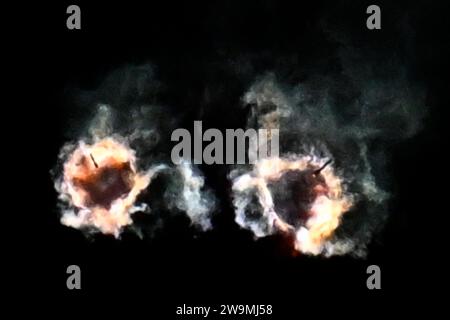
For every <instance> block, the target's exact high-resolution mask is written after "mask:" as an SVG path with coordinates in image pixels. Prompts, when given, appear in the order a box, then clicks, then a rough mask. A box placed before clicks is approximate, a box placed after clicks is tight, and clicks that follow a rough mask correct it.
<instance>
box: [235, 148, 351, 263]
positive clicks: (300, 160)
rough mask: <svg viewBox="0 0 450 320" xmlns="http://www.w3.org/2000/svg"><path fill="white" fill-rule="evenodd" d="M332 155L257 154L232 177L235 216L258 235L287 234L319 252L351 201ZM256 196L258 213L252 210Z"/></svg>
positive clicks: (306, 249)
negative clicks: (250, 167)
mask: <svg viewBox="0 0 450 320" xmlns="http://www.w3.org/2000/svg"><path fill="white" fill-rule="evenodd" d="M330 162H331V161H329V160H328V159H326V158H320V157H317V156H313V155H297V156H294V157H291V158H280V157H273V158H265V159H261V160H258V161H257V162H256V164H255V165H254V167H253V170H251V171H250V172H248V173H245V174H242V175H240V176H237V177H236V178H235V179H234V180H233V186H232V188H233V193H234V199H233V202H234V206H235V208H236V219H235V220H236V222H237V223H238V224H239V225H240V226H241V227H243V228H246V229H250V230H252V231H253V233H254V234H255V236H256V237H263V236H266V235H269V234H272V233H274V232H282V233H286V234H289V235H291V237H290V238H293V239H294V248H295V249H296V250H297V251H299V252H302V253H306V254H313V255H318V254H320V253H322V252H323V250H324V248H325V244H326V243H327V241H328V240H329V239H330V238H331V237H332V236H333V234H334V232H335V230H336V229H337V228H338V226H339V224H340V222H341V218H342V216H343V214H344V213H346V212H347V211H348V210H349V209H350V208H351V207H352V205H353V201H352V196H351V195H349V194H347V193H346V192H345V190H344V183H343V179H342V178H341V177H339V176H338V175H337V173H336V172H335V169H334V168H333V166H332V165H329V163H330ZM255 198H256V201H257V202H258V204H259V207H260V209H259V210H253V211H262V212H260V216H256V217H255V214H254V212H252V208H251V205H252V202H253V201H254V200H253V199H255Z"/></svg>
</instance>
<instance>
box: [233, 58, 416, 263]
mask: <svg viewBox="0 0 450 320" xmlns="http://www.w3.org/2000/svg"><path fill="white" fill-rule="evenodd" d="M369 65H370V64H369ZM370 66H371V65H370ZM372 67H374V66H372ZM355 69H356V70H358V71H355ZM359 70H360V69H358V64H356V65H355V66H352V67H350V66H349V67H347V74H350V75H351V76H350V77H349V76H348V75H347V74H346V75H345V76H344V78H345V83H346V85H347V86H349V88H345V87H342V86H340V85H339V84H336V81H337V79H338V78H339V76H337V75H333V74H330V75H327V76H316V77H312V78H311V79H310V80H308V81H304V82H302V83H300V84H288V83H283V81H279V80H278V76H276V75H275V74H274V73H272V74H267V75H265V76H262V77H260V79H259V80H257V81H256V82H255V83H254V84H253V85H252V86H251V87H250V89H249V90H248V91H247V93H246V94H245V95H244V97H243V105H244V106H245V107H249V108H250V112H249V116H248V120H247V127H255V126H256V127H259V128H269V129H270V128H279V130H280V156H279V157H272V158H270V157H269V158H267V159H262V160H259V161H258V162H257V163H256V164H254V165H251V166H248V167H246V168H242V167H236V168H234V170H232V171H231V173H230V178H231V180H232V192H233V194H232V198H233V204H234V207H235V221H236V222H237V223H238V224H239V225H240V226H241V227H243V228H245V229H249V230H251V231H252V232H253V234H254V235H255V237H256V238H260V237H264V236H268V235H271V234H274V233H285V234H287V235H289V237H288V238H289V239H292V242H293V243H292V247H293V248H294V249H295V250H296V251H298V252H301V253H305V254H312V255H319V254H321V255H325V256H331V255H341V254H347V253H351V254H353V255H356V256H364V255H365V254H366V245H367V243H368V242H369V241H370V239H371V237H372V235H373V233H374V232H375V231H377V230H379V228H380V227H381V226H382V224H383V222H384V221H385V219H386V216H387V212H388V209H387V207H386V204H387V202H386V200H387V199H388V198H389V196H388V192H386V191H384V190H383V189H382V188H381V187H380V181H381V182H384V184H385V185H386V180H387V179H386V172H385V169H384V163H385V160H384V159H385V158H386V154H385V152H384V149H383V148H385V147H388V146H389V145H391V144H392V143H395V142H396V141H399V140H400V139H404V138H407V137H409V136H411V135H413V134H414V133H415V132H416V131H417V129H418V128H419V125H418V122H419V120H420V119H421V117H422V115H423V111H421V110H423V108H422V109H421V107H422V103H423V102H422V100H423V98H422V93H421V90H417V91H416V92H411V91H410V90H405V89H403V88H408V87H409V85H410V84H409V83H408V82H407V81H406V79H404V78H402V77H400V78H399V77H398V76H395V77H392V78H388V79H383V80H382V81H380V82H379V83H378V82H376V81H375V80H373V79H372V80H371V81H368V80H367V77H368V75H366V74H364V73H363V74H361V72H360V71H359ZM367 70H371V69H370V68H367ZM331 78H333V79H331ZM339 89H342V90H340V91H339ZM337 96H339V99H337V98H336V97H337ZM342 101H344V103H343V102H342ZM395 128H401V130H399V131H398V132H396V134H393V132H392V131H393V130H395ZM374 142H376V144H374ZM380 147H381V148H380ZM329 160H332V163H331V164H329V165H327V166H325V167H324V168H323V169H322V170H320V169H321V168H322V167H323V166H324V165H325V164H326V163H327V162H328V161H329Z"/></svg>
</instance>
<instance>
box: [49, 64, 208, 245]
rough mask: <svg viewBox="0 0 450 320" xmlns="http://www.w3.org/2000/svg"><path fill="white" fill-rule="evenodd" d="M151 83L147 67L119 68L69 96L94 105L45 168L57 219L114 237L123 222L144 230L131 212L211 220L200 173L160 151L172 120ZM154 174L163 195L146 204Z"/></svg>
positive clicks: (154, 83) (199, 222)
mask: <svg viewBox="0 0 450 320" xmlns="http://www.w3.org/2000/svg"><path fill="white" fill-rule="evenodd" d="M157 88H158V82H157V81H156V80H155V79H154V77H153V71H152V68H151V67H149V66H142V67H127V68H124V69H121V70H119V71H117V72H115V73H113V74H112V75H111V76H110V77H109V78H108V79H107V80H106V81H105V82H104V83H103V85H102V86H101V87H100V88H99V89H98V90H95V91H93V92H82V93H81V94H80V93H79V94H78V95H77V97H81V98H79V99H80V101H79V102H80V103H83V104H89V105H90V107H91V110H92V109H93V110H95V112H94V116H93V118H92V119H91V120H86V119H82V120H81V121H80V123H81V125H80V126H78V128H76V130H73V131H75V132H76V133H77V134H75V136H74V137H72V139H73V141H71V142H68V143H66V144H65V145H64V146H63V147H62V149H61V152H60V155H59V161H58V166H57V168H55V169H54V170H53V172H52V174H53V176H54V179H55V189H56V190H57V192H58V198H59V201H60V205H59V206H60V210H61V223H62V224H64V225H67V226H69V227H73V228H77V229H82V230H84V231H87V232H88V233H92V232H97V231H98V232H101V233H104V234H112V235H114V236H115V237H119V236H120V234H121V232H122V231H123V230H124V228H125V227H127V226H132V228H130V230H136V231H139V233H141V231H142V230H145V229H148V228H147V227H146V226H144V227H143V228H139V226H136V225H133V223H134V222H133V217H132V216H133V214H134V213H137V212H141V213H144V214H149V215H156V216H157V219H155V220H156V221H164V220H165V217H164V216H160V215H161V214H163V213H164V212H167V210H172V211H176V212H182V213H183V214H186V215H187V216H188V217H189V219H190V220H191V221H192V223H193V224H194V225H195V226H197V227H199V228H200V229H202V230H206V229H209V228H210V227H211V223H210V220H209V217H210V213H211V211H212V210H213V208H214V205H215V200H214V197H213V196H212V194H211V193H210V192H209V191H208V190H207V188H206V186H205V185H204V180H203V177H202V176H201V174H200V172H199V171H198V170H195V169H194V168H193V167H192V165H191V164H190V163H187V162H185V163H182V164H180V165H178V166H174V165H173V164H172V162H171V161H170V158H168V157H167V154H170V153H168V152H167V149H165V148H166V146H167V143H166V141H165V139H166V138H167V135H168V134H169V133H170V130H171V128H173V127H174V125H175V123H176V122H175V120H174V117H170V115H171V111H170V110H167V109H168V108H163V107H161V106H159V105H157V104H154V101H155V99H156V96H157V93H158V90H157ZM83 107H86V106H83ZM84 123H88V125H87V126H86V125H84ZM80 128H81V129H80ZM161 141H163V142H164V143H161ZM157 177H159V179H163V180H164V185H165V186H166V190H165V191H164V193H163V195H164V199H163V200H165V201H160V202H158V203H156V204H155V206H156V207H155V208H153V207H152V206H151V205H149V202H148V201H147V200H146V198H148V197H149V196H151V195H149V194H148V193H149V189H150V188H149V187H150V186H151V184H152V182H153V181H154V179H155V178H157ZM173 209H177V210H173Z"/></svg>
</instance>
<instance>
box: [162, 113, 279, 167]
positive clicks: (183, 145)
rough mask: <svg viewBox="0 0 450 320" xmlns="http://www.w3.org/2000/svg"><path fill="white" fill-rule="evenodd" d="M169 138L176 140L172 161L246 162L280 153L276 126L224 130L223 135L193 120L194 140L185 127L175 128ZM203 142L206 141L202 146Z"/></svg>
mask: <svg viewBox="0 0 450 320" xmlns="http://www.w3.org/2000/svg"><path fill="white" fill-rule="evenodd" d="M171 140H172V141H177V142H178V143H177V144H176V145H175V146H174V147H173V149H172V153H171V158H172V162H173V163H175V164H179V163H180V162H182V161H183V160H185V161H192V162H193V163H194V164H202V163H205V164H224V163H225V164H245V163H255V162H256V161H257V160H259V159H263V158H267V157H277V156H278V155H279V130H278V129H258V130H255V129H247V130H245V131H244V130H243V129H226V130H225V137H224V135H223V133H222V131H220V130H219V129H208V130H206V131H205V132H203V129H202V121H194V131H193V139H192V137H191V133H190V132H189V131H188V130H187V129H176V130H174V131H173V132H172V136H171ZM224 140H225V141H224ZM192 141H193V143H192ZM204 141H206V142H209V143H208V144H207V145H206V146H205V147H204V148H203V142H204ZM224 142H225V150H224ZM192 145H193V146H192ZM192 147H193V149H192ZM192 151H193V152H192ZM224 151H225V152H224ZM269 151H270V152H269Z"/></svg>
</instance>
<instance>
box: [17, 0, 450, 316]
mask: <svg viewBox="0 0 450 320" xmlns="http://www.w3.org/2000/svg"><path fill="white" fill-rule="evenodd" d="M69 4H72V3H69V2H65V1H62V2H60V3H55V4H39V5H34V6H33V10H32V11H31V12H32V15H33V16H34V18H36V21H37V22H36V23H37V24H35V25H34V27H32V28H31V29H28V30H25V34H26V35H27V36H26V38H22V39H17V41H16V43H15V46H16V47H17V48H19V46H23V49H20V52H21V54H23V56H24V58H23V60H22V61H24V60H25V62H27V63H29V65H31V66H32V67H31V68H30V69H28V72H27V74H25V75H27V76H26V77H24V78H25V79H26V80H25V82H26V83H27V84H29V85H30V87H31V89H30V91H27V92H22V96H17V99H18V100H21V101H25V99H26V98H30V96H31V98H32V100H33V101H34V103H33V104H29V103H23V104H24V105H25V106H24V107H23V108H25V109H24V113H25V114H26V117H27V119H26V120H27V121H26V124H24V125H23V126H26V128H25V130H26V131H27V132H31V136H32V142H30V141H29V140H28V139H27V140H23V139H24V138H23V137H21V138H18V139H21V143H22V144H25V145H26V153H27V154H28V155H30V154H33V155H34V156H33V157H31V158H32V159H33V160H32V161H33V163H34V164H35V165H34V168H33V172H34V173H37V175H38V177H37V178H36V179H34V178H33V181H32V182H30V187H29V189H30V191H29V192H28V191H27V193H29V195H27V196H26V197H23V196H21V198H20V200H19V201H21V202H25V204H26V205H30V209H26V210H22V211H23V212H22V211H21V212H18V213H17V214H18V215H19V218H20V220H21V222H20V225H21V226H22V225H25V226H26V227H28V228H30V233H28V234H29V235H31V236H32V237H31V238H30V239H29V240H27V242H25V249H26V251H25V252H26V254H25V257H24V256H23V255H22V254H20V253H19V255H20V256H21V258H24V259H26V261H27V265H34V266H36V265H37V267H38V270H39V272H37V274H36V275H34V276H33V277H35V278H38V280H40V281H39V283H40V286H39V287H37V289H39V290H41V292H45V296H47V295H48V297H49V299H48V300H47V303H48V305H49V308H50V309H51V307H50V306H51V305H52V304H57V305H60V306H65V307H67V308H70V309H67V310H74V309H75V310H78V311H87V310H90V309H96V310H97V311H100V312H102V310H105V311H106V310H109V311H113V312H116V310H117V312H121V311H122V312H123V313H125V314H127V313H141V314H142V315H143V316H144V317H145V318H149V319H154V318H156V319H166V318H173V317H174V316H175V310H176V309H175V308H176V306H178V305H182V304H183V303H186V304H195V305H213V304H214V305H219V304H226V303H241V304H252V303H257V304H273V305H274V315H275V318H277V319H278V318H288V316H289V318H291V317H296V318H301V317H303V312H305V311H309V312H312V314H313V315H317V316H319V317H320V316H321V315H322V314H323V313H336V314H340V315H350V314H357V315H360V316H365V315H366V314H367V312H368V313H374V312H380V313H381V312H384V311H383V310H386V309H385V307H387V306H389V307H394V309H395V310H397V311H401V312H403V311H404V310H407V309H410V308H412V307H413V306H417V307H418V306H420V305H421V304H422V300H421V298H419V297H422V296H423V295H424V294H427V293H433V291H432V289H428V288H426V289H425V287H424V286H423V285H425V284H430V283H433V284H436V281H438V280H436V279H434V277H433V275H437V278H439V277H440V276H439V274H440V272H441V271H440V267H435V265H438V257H439V256H440V253H439V252H438V245H439V244H440V243H442V241H444V239H443V238H445V235H444V236H443V234H442V233H440V232H438V231H437V229H438V228H439V227H438V226H437V225H439V224H440V223H439V221H440V219H441V218H443V216H444V215H446V214H447V212H446V209H445V208H443V207H442V206H443V201H444V200H443V199H445V195H444V192H445V188H446V187H440V186H441V183H442V179H443V177H442V176H443V175H444V174H445V173H443V172H442V173H441V172H440V168H441V167H442V165H443V162H445V158H446V156H445V152H446V151H445V148H444V146H445V145H446V144H445V143H444V141H445V140H444V138H443V136H444V131H446V126H447V125H446V123H447V119H448V106H449V99H448V90H449V89H450V86H449V81H448V73H447V70H448V57H449V54H448V53H449V52H448V47H447V43H446V39H447V38H448V31H449V28H448V21H447V20H448V19H447V18H446V16H445V12H446V8H445V7H444V6H443V4H442V3H439V2H435V1H433V2H432V3H429V2H426V1H421V2H415V1H401V2H397V3H396V4H392V3H389V2H387V1H378V2H376V4H378V5H379V6H380V7H381V10H382V30H377V31H369V30H367V29H366V27H365V22H366V17H367V15H366V13H365V11H366V8H367V6H368V5H369V4H372V3H369V2H366V1H354V2H350V1H338V2H336V1H334V2H333V1H308V2H300V1H295V2H275V1H245V3H244V1H241V2H236V3H232V2H227V1H222V2H219V1H189V2H184V3H179V2H174V1H164V2H160V3H156V2H155V3H154V2H152V1H147V2H143V3H139V4H137V3H136V4H135V3H133V2H131V1H127V2H121V3H118V4H111V3H108V2H98V3H97V2H96V3H95V4H93V3H92V1H77V2H76V4H78V5H80V7H81V11H82V29H81V30H80V31H75V30H74V31H69V30H67V29H66V17H67V15H66V13H65V11H66V8H67V6H68V5H69ZM405 16H407V17H408V19H409V20H408V21H409V25H410V26H411V30H412V31H413V33H414V34H413V36H412V37H408V39H410V40H409V41H410V42H409V44H408V46H407V47H406V46H405V47H402V45H401V44H402V43H404V38H405V37H406V36H407V35H405V34H402V33H401V32H399V31H398V29H395V30H396V31H393V30H394V26H395V25H396V23H397V22H398V21H399V20H400V19H402V18H403V17H405ZM323 17H326V18H327V19H331V20H333V21H337V22H338V25H340V26H342V28H343V29H344V32H345V33H346V34H347V35H348V37H350V38H351V39H353V40H354V41H355V43H357V44H358V43H359V44H361V45H363V44H364V43H366V42H367V43H369V44H370V46H372V47H373V48H374V50H376V48H377V47H380V50H381V51H382V52H389V50H391V49H392V50H397V51H398V52H399V56H400V57H401V58H404V59H405V60H407V61H408V68H409V69H408V72H409V76H410V77H411V78H412V79H414V80H415V81H417V83H420V84H421V85H423V86H424V87H425V88H426V91H427V96H426V105H427V108H428V109H429V111H428V115H427V117H426V118H425V120H424V129H423V130H422V131H421V132H420V133H419V134H417V135H416V136H415V137H414V138H412V139H410V140H408V141H406V142H403V143H400V144H399V145H397V146H396V147H395V148H393V149H392V150H389V152H390V153H391V155H392V156H391V158H390V162H389V165H388V169H389V170H388V171H389V174H391V175H392V176H393V177H394V178H395V179H394V182H393V186H392V188H393V190H394V192H395V196H394V197H393V199H392V200H391V201H390V204H389V210H390V212H391V214H390V218H389V220H388V221H387V224H386V227H385V228H384V230H383V232H382V233H381V234H379V235H378V236H377V237H376V238H375V239H374V241H373V242H372V243H371V245H370V247H369V255H368V257H367V259H354V258H351V257H335V258H332V259H325V258H311V257H296V258H293V257H290V256H288V255H285V254H283V253H281V252H280V246H282V243H280V242H281V241H280V239H277V238H272V239H265V240H261V241H257V242H255V241H253V239H252V237H251V235H250V233H249V232H247V231H243V230H240V229H239V228H238V227H237V226H236V225H235V224H234V223H233V216H232V215H233V211H232V210H231V207H230V205H229V201H228V200H227V197H228V196H227V190H228V189H227V188H228V186H227V185H226V183H224V182H221V181H223V175H224V173H223V170H222V169H221V168H217V167H209V168H202V169H203V170H204V172H205V174H206V176H207V183H208V184H209V185H211V186H213V188H214V190H215V192H216V193H217V194H218V196H219V197H220V198H221V199H222V204H223V205H222V206H221V209H220V212H219V214H218V215H217V217H216V219H215V223H216V225H217V228H216V229H215V230H214V231H212V232H209V233H196V232H195V231H193V230H192V229H190V228H189V227H188V224H187V222H186V221H184V220H183V219H181V220H179V221H178V220H174V221H171V222H170V223H169V224H168V225H167V227H166V229H165V232H164V233H162V234H160V235H159V236H158V237H155V238H153V239H144V240H140V239H138V238H137V237H136V236H134V235H132V234H131V233H126V234H125V235H124V236H123V239H122V240H120V241H117V240H115V239H113V238H110V237H105V236H98V237H96V238H95V240H94V241H92V240H91V239H87V238H86V237H85V236H84V235H83V234H82V233H81V232H79V231H78V230H75V229H70V228H67V227H65V226H62V225H61V224H60V223H59V213H58V211H57V208H56V192H55V191H54V188H53V182H52V179H51V177H50V174H49V171H50V169H52V168H53V167H54V166H55V164H56V159H57V154H58V152H59V149H60V147H61V146H62V145H63V144H64V143H65V142H66V141H67V140H68V139H69V138H71V137H68V135H67V130H66V129H67V125H68V124H70V117H71V114H70V112H69V113H67V112H68V111H67V110H66V109H64V108H63V104H64V103H65V100H66V92H67V89H68V88H71V87H79V88H81V89H84V90H93V89H95V88H97V87H98V85H99V84H100V83H101V81H102V79H103V78H104V77H105V76H106V75H107V74H108V73H109V72H111V71H113V70H115V69H117V68H118V67H120V66H123V65H124V64H142V63H148V62H150V63H152V64H154V65H155V66H157V69H156V70H157V71H156V73H157V77H158V78H159V79H160V80H161V81H162V82H163V83H165V84H166V85H167V86H168V87H170V88H171V89H170V94H168V95H167V96H165V97H164V99H165V102H167V104H170V105H172V106H175V107H176V108H180V109H179V110H185V111H186V110H187V111H188V113H187V114H188V116H187V118H186V119H187V120H186V123H187V125H189V124H192V121H193V120H194V119H198V117H199V115H200V113H199V111H198V101H202V97H203V94H204V90H203V89H204V87H205V86H206V85H205V84H207V85H208V86H212V87H214V85H217V86H219V85H221V84H223V83H226V84H225V86H228V87H227V89H228V91H227V92H232V93H233V94H227V95H224V94H222V95H219V97H220V98H218V99H216V101H214V103H212V107H211V108H212V109H211V110H214V111H213V112H211V111H210V113H207V114H206V118H205V119H204V120H205V121H206V122H207V123H208V126H210V127H218V128H225V127H227V125H229V124H230V123H227V122H226V121H227V120H225V122H224V120H223V119H224V118H225V117H223V115H224V113H226V112H227V105H229V104H236V103H237V102H238V99H239V98H240V97H241V96H242V94H243V93H244V92H245V90H246V89H247V88H248V87H246V86H245V84H244V83H239V80H238V79H234V78H232V77H230V76H229V75H227V73H226V72H224V71H223V70H222V69H221V67H218V65H219V66H220V65H221V64H223V63H224V62H226V61H227V59H229V57H235V56H238V55H243V56H250V57H255V56H256V57H263V58H256V62H255V65H257V67H256V68H257V69H258V70H260V71H261V72H262V71H263V70H266V69H267V70H270V69H271V68H273V67H274V66H276V64H277V63H278V62H274V61H277V58H278V57H284V56H292V55H295V56H296V57H298V58H299V60H302V61H305V64H308V63H309V62H310V61H316V58H317V57H319V59H318V60H320V57H326V56H327V53H328V52H329V51H332V50H335V48H333V47H332V45H330V44H329V42H327V40H326V35H324V34H323V33H321V32H319V31H318V28H317V23H318V21H320V20H321V19H323ZM33 21H34V20H33ZM405 32H406V31H405ZM408 36H411V35H410V34H409V35H408ZM24 39H25V40H24ZM411 39H412V40H411ZM399 44H400V45H399ZM20 48H22V47H20ZM399 48H400V49H399ZM405 48H406V49H405ZM375 52H376V51H375ZM278 60H279V59H278ZM83 112H85V111H83ZM92 112H93V111H92ZM228 116H230V117H231V119H233V118H232V117H233V115H228ZM236 117H238V116H236ZM228 121H231V123H234V124H236V123H235V122H233V121H234V120H228ZM25 139H26V138H25ZM29 158H30V157H27V159H29ZM35 184H36V187H35V189H34V191H31V190H33V188H34V185H35ZM31 185H33V187H31ZM70 264H77V265H79V266H80V267H81V270H82V290H80V291H69V290H67V289H66V284H65V283H66V276H67V275H66V273H65V271H66V267H67V266H68V265H70ZM370 264H377V265H379V266H380V267H381V270H382V290H379V291H376V290H374V291H370V290H367V288H366V278H367V275H366V268H367V266H368V265H370ZM36 295H37V296H41V295H42V293H41V294H39V293H37V294H36ZM37 296H36V298H37ZM360 306H362V307H365V308H366V309H365V310H366V311H364V312H362V311H359V310H358V307H360ZM44 308H45V307H44ZM390 310H393V309H390ZM389 312H392V311H389ZM128 316H129V314H128ZM230 318H231V317H230ZM239 318H240V317H236V319H239ZM242 318H244V317H242Z"/></svg>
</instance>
